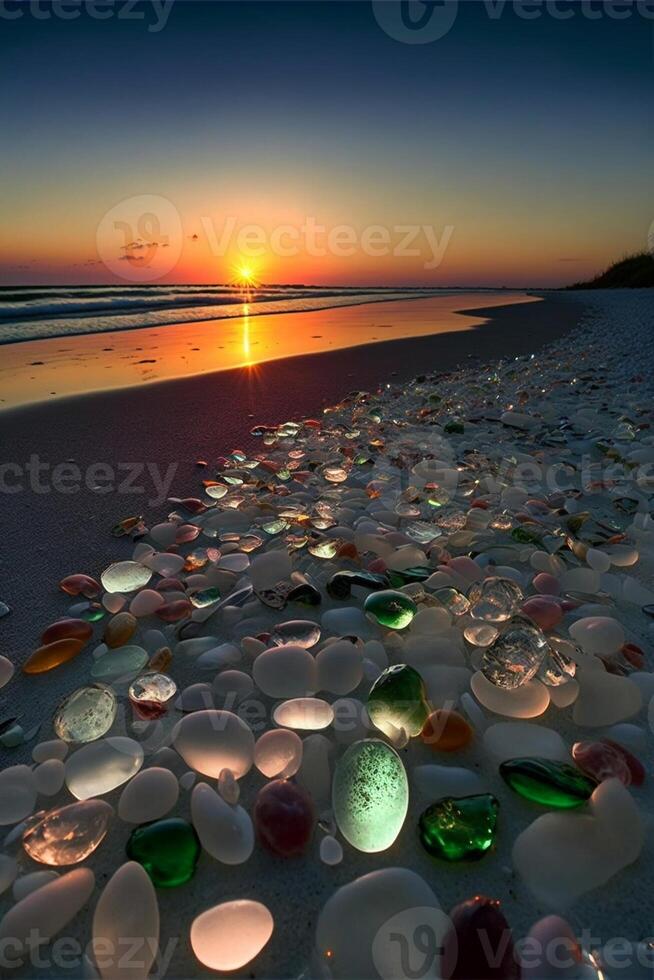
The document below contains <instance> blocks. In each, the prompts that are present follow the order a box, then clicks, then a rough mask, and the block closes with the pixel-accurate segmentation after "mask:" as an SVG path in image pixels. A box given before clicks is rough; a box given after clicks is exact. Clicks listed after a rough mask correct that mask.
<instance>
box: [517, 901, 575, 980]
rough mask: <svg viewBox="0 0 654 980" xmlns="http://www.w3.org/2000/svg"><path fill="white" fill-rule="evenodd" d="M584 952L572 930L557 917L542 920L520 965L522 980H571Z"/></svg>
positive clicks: (532, 933) (533, 931)
mask: <svg viewBox="0 0 654 980" xmlns="http://www.w3.org/2000/svg"><path fill="white" fill-rule="evenodd" d="M581 959H582V951H581V946H580V945H579V943H578V941H577V938H576V936H575V933H574V931H573V929H572V926H571V925H570V924H569V923H568V922H566V921H565V919H562V918H561V917H560V916H558V915H547V916H545V918H544V919H539V920H538V922H535V923H534V925H533V926H532V927H531V929H530V930H529V933H528V934H527V939H526V942H525V948H524V952H523V954H522V958H521V962H520V976H521V978H522V980H570V978H572V977H574V976H575V974H577V975H579V974H578V970H579V968H580V965H581Z"/></svg>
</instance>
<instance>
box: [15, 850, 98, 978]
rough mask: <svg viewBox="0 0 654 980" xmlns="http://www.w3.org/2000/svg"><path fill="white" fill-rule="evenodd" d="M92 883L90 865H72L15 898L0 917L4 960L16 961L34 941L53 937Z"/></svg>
mask: <svg viewBox="0 0 654 980" xmlns="http://www.w3.org/2000/svg"><path fill="white" fill-rule="evenodd" d="M94 886H95V875H94V874H93V872H92V871H91V870H90V868H75V869H74V870H73V871H69V872H68V873H67V874H64V875H61V877H59V878H57V879H56V881H51V882H50V883H49V884H47V885H44V886H43V887H42V888H37V890H36V891H34V892H32V893H31V894H29V895H28V896H27V897H26V898H23V899H22V900H21V901H20V902H17V903H16V905H14V906H13V907H12V908H10V909H9V911H8V912H7V913H6V914H5V915H4V917H3V918H2V920H0V944H1V945H2V948H3V951H4V955H5V957H6V960H7V961H8V962H9V963H11V962H12V961H14V960H15V961H16V962H20V961H21V960H23V959H24V958H25V956H27V955H28V954H29V952H30V950H32V949H34V948H35V947H36V946H37V945H41V944H42V943H49V942H50V940H52V939H54V937H55V936H56V935H57V933H59V932H61V930H62V929H65V927H66V926H67V925H68V923H69V922H71V921H72V920H73V919H74V918H75V916H76V915H77V913H78V912H79V911H80V910H81V909H82V908H83V907H84V906H85V905H86V903H87V902H88V900H89V898H90V897H91V894H92V892H93V888H94Z"/></svg>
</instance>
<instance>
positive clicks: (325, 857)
mask: <svg viewBox="0 0 654 980" xmlns="http://www.w3.org/2000/svg"><path fill="white" fill-rule="evenodd" d="M320 860H321V861H322V863H323V864H326V865H328V866H329V867H334V866H335V865H337V864H340V863H341V861H342V860H343V848H342V847H341V845H340V844H339V842H338V841H337V840H336V838H335V837H332V836H331V835H329V834H328V835H327V837H323V839H322V840H321V841H320Z"/></svg>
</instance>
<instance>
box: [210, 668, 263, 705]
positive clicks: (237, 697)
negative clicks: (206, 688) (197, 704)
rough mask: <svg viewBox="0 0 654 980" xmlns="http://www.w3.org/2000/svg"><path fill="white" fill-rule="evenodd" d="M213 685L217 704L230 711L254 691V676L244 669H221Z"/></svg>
mask: <svg viewBox="0 0 654 980" xmlns="http://www.w3.org/2000/svg"><path fill="white" fill-rule="evenodd" d="M211 686H212V689H213V696H214V700H215V702H216V704H217V705H218V706H219V707H220V708H227V710H229V711H231V710H232V709H233V708H235V707H236V705H237V704H240V703H241V701H243V700H245V698H247V697H248V696H249V695H250V694H252V692H253V691H254V683H253V681H252V678H251V677H250V675H249V674H246V673H245V672H244V671H242V670H223V671H221V672H220V673H219V674H217V675H216V677H215V678H214V681H213V684H212V685H211Z"/></svg>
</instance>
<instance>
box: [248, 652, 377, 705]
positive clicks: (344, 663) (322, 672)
mask: <svg viewBox="0 0 654 980" xmlns="http://www.w3.org/2000/svg"><path fill="white" fill-rule="evenodd" d="M374 666H375V667H376V668H377V669H378V667H377V664H375V665H374ZM255 667H256V663H255ZM316 668H317V671H318V673H317V687H318V689H319V690H321V691H329V692H330V693H331V694H349V693H350V691H353V690H354V689H355V688H356V687H358V686H359V684H360V682H361V679H362V677H363V663H362V657H361V651H360V650H359V649H357V647H356V646H355V645H354V644H353V643H350V641H349V640H337V641H336V642H335V643H330V644H329V645H327V646H325V647H324V649H322V650H321V651H320V652H319V653H318V655H317V656H316Z"/></svg>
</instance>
